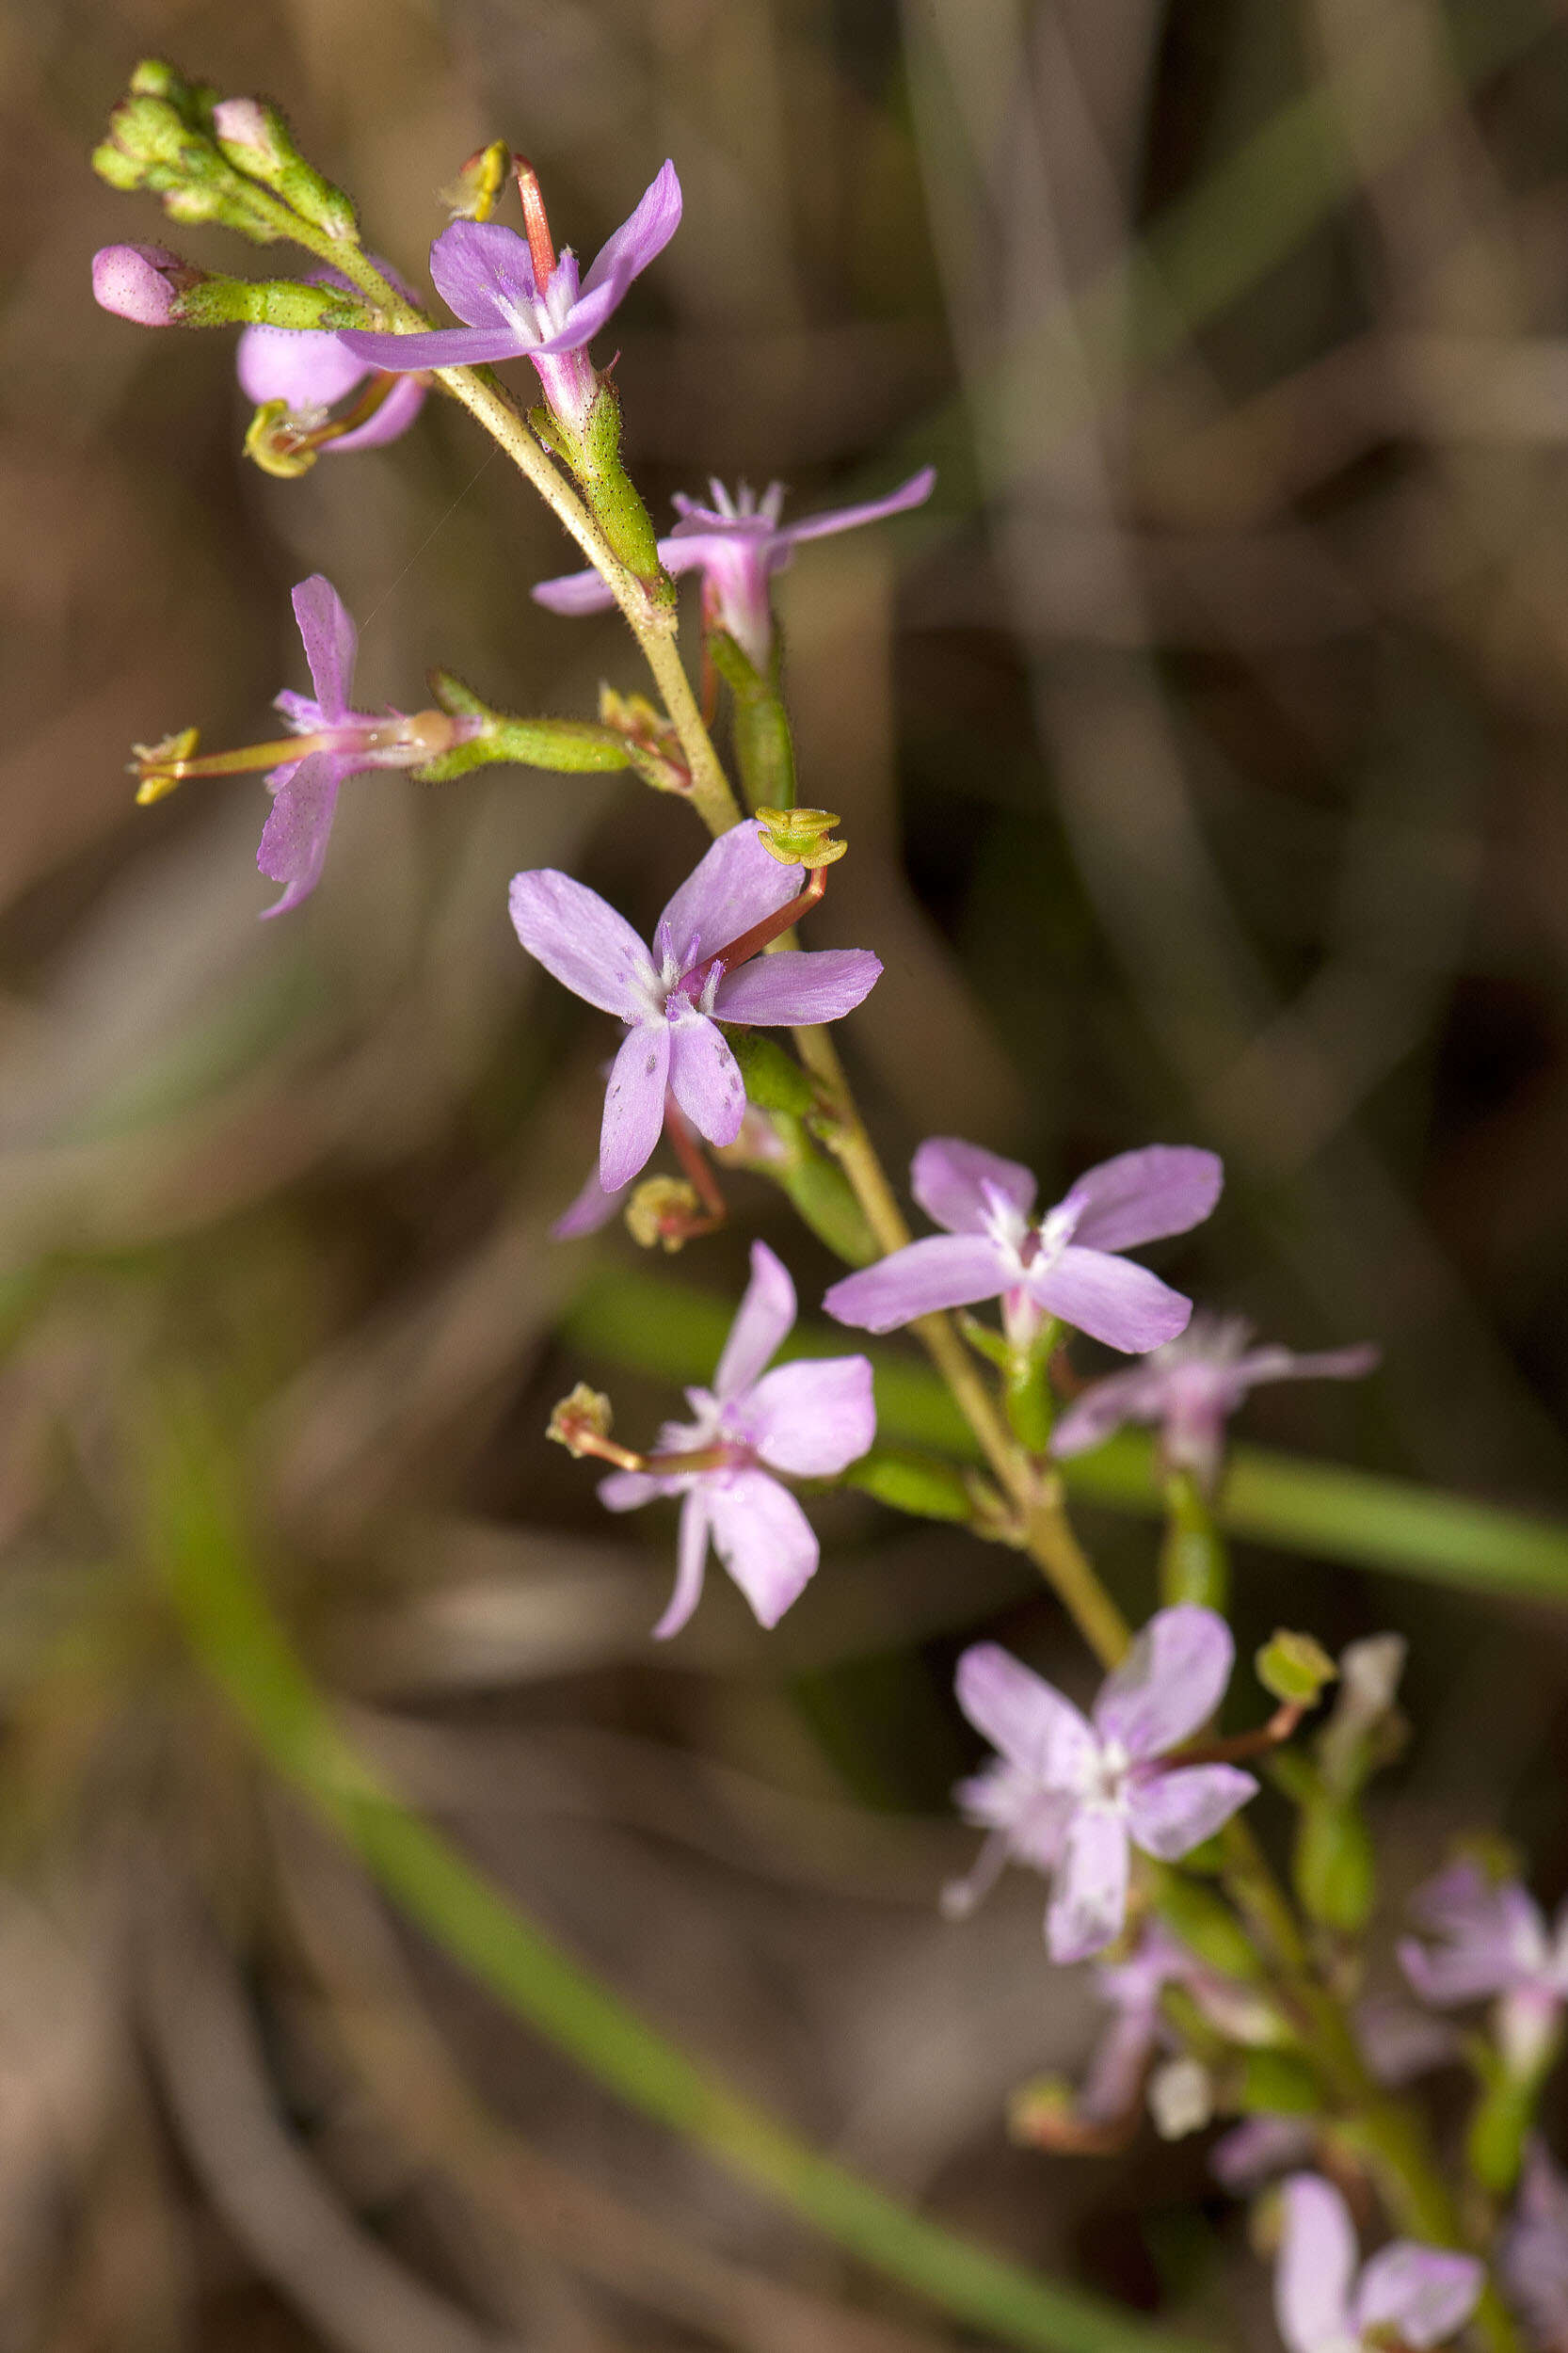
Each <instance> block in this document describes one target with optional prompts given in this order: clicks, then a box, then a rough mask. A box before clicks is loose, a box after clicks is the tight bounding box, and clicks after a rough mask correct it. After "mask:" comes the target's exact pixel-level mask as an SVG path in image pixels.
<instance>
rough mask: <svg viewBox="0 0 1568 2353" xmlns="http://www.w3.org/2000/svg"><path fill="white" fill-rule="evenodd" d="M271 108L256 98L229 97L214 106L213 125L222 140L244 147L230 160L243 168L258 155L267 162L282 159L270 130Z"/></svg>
mask: <svg viewBox="0 0 1568 2353" xmlns="http://www.w3.org/2000/svg"><path fill="white" fill-rule="evenodd" d="M268 112H269V109H268V108H266V107H265V106H263V105H261V104H259V103H258V102H257V101H256V100H255V99H254V98H225V99H222V100H220V101H219V103H218V104H217V105H216V106H215V107H214V108H213V129H214V130H215V131H216V134H217V139H218V144H219V146H221V147H224V148H230V147H236V148H238V149H239V150H240V153H239V154H238V155H232V156H231V157H230V159H229V160H230V162H231V163H237V164H238V165H239V167H240V168H241V170H242V171H245V170H248V169H250V168H251V166H252V162H253V160H254V159H256V158H258V157H259V158H261V159H262V160H263V161H264V162H267V163H278V162H281V160H282V158H281V156H280V154H279V152H278V147H277V142H276V140H275V139H274V138H273V137H272V136H271V133H270V130H269V126H268V121H267V116H268Z"/></svg>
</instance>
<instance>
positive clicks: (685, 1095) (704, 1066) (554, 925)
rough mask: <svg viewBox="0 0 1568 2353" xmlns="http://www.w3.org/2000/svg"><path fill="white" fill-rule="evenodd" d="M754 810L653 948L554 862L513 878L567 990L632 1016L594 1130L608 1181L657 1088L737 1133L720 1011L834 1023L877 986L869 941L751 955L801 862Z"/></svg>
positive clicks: (771, 1023)
mask: <svg viewBox="0 0 1568 2353" xmlns="http://www.w3.org/2000/svg"><path fill="white" fill-rule="evenodd" d="M761 833H762V829H761V827H760V825H759V824H756V823H755V821H750V822H748V823H746V824H742V825H735V826H732V827H731V829H730V831H729V832H728V833H726V834H721V835H720V837H719V839H718V840H716V841H715V842H714V843H713V845H712V849H711V850H709V851H708V852H707V854H706V856H704V857H702V858H701V859H700V860H699V861H698V863H697V865H696V868H695V869H694V871H693V872H691V873H690V874H689V875H688V876H687V878H686V880H685V881H684V882H683V883H682V884H681V886H680V889H679V890H678V891H677V892H676V894H675V896H674V898H673V899H671V900H670V902H669V904H668V905H667V906H666V907H665V909H664V913H663V915H661V917H660V918H659V921H658V924H657V926H656V927H655V931H654V950H653V952H652V953H651V954H650V953H649V952H648V949H647V948H646V947H645V946H644V945H643V942H642V941H641V940H640V939H639V938H638V937H637V935H636V933H635V932H634V931H633V930H632V926H631V924H630V923H628V922H627V920H626V919H625V917H624V916H621V915H617V914H616V910H615V908H614V907H612V906H608V905H606V904H605V902H604V901H603V900H602V899H601V898H600V895H599V893H598V892H597V891H596V890H590V889H589V888H587V886H586V884H584V883H580V882H578V881H576V880H575V879H574V878H573V877H572V876H571V875H570V874H563V873H560V872H556V870H555V869H553V868H552V867H545V868H541V869H538V870H536V871H535V872H531V873H526V874H516V875H514V876H513V878H512V892H511V907H512V921H513V923H514V924H515V925H516V927H517V935H518V937H519V938H520V940H521V942H522V944H523V946H524V947H525V948H526V949H527V951H528V952H529V954H530V955H531V956H536V957H537V959H538V961H539V963H540V964H542V965H543V966H544V968H545V969H546V971H547V972H551V973H552V974H553V975H554V977H555V979H556V980H558V981H560V982H561V983H562V984H563V985H564V986H565V987H567V988H569V989H570V990H571V991H572V992H573V994H574V995H575V996H578V997H581V998H583V999H584V1000H585V1001H586V1002H587V1003H588V1004H590V1005H598V1006H599V1007H600V1011H601V1012H604V1013H613V1014H616V1015H617V1016H619V1018H620V1019H621V1020H622V1021H625V1022H627V1023H628V1024H629V1025H630V1032H629V1034H628V1036H627V1038H626V1040H625V1042H624V1043H623V1045H622V1047H621V1049H620V1051H619V1053H618V1054H617V1055H616V1061H615V1066H614V1068H613V1069H612V1071H611V1073H610V1083H609V1086H608V1087H607V1089H606V1091H605V1096H604V1121H603V1127H602V1129H601V1132H600V1152H599V1175H600V1184H601V1185H602V1186H603V1188H604V1191H605V1192H606V1193H615V1192H616V1191H618V1189H619V1188H620V1187H621V1186H622V1185H625V1184H628V1183H630V1181H631V1179H632V1177H635V1175H636V1174H637V1172H638V1170H639V1169H640V1168H642V1167H643V1166H644V1165H645V1164H646V1162H647V1160H648V1156H649V1155H650V1153H651V1152H652V1150H653V1147H654V1145H655V1144H657V1143H658V1141H659V1131H660V1129H661V1128H662V1127H663V1125H664V1090H665V1088H666V1086H667V1087H668V1088H669V1090H670V1091H671V1093H672V1094H673V1095H674V1096H675V1099H676V1101H677V1102H678V1103H679V1105H680V1109H681V1110H682V1111H683V1112H685V1114H686V1117H687V1118H688V1119H689V1120H690V1121H691V1123H692V1125H693V1127H694V1128H696V1130H697V1133H698V1134H699V1135H701V1136H705V1137H706V1138H707V1140H708V1142H709V1143H710V1144H733V1143H734V1141H735V1138H736V1136H737V1135H738V1134H739V1133H740V1128H741V1121H742V1119H743V1118H744V1114H745V1087H744V1082H743V1080H742V1078H741V1073H740V1069H739V1066H738V1065H737V1064H736V1061H735V1057H734V1055H733V1054H732V1053H731V1052H730V1050H729V1048H728V1044H727V1043H726V1041H725V1039H724V1037H723V1036H722V1034H721V1033H720V1032H719V1030H718V1027H717V1023H718V1022H720V1021H731V1022H736V1023H739V1024H741V1025H743V1026H747V1027H749V1026H751V1025H753V1024H759V1025H761V1026H764V1027H783V1028H788V1029H793V1028H797V1027H804V1026H808V1025H814V1024H815V1023H818V1022H823V1021H837V1020H839V1019H840V1016H842V1015H844V1014H846V1013H852V1012H853V1011H854V1009H855V1007H856V1005H857V1004H859V1003H860V1002H861V1000H862V999H863V998H865V997H866V996H867V995H868V994H869V992H870V990H871V989H872V986H873V985H874V984H875V982H876V979H877V975H878V974H879V973H880V972H881V970H882V966H881V962H880V960H879V959H878V958H877V957H875V956H873V955H872V953H871V952H870V951H869V950H867V949H864V948H822V949H816V950H812V951H807V950H802V949H798V948H787V949H784V950H782V951H780V952H779V953H778V954H777V955H772V956H765V957H759V958H758V960H757V961H756V962H752V961H750V959H751V958H753V957H754V956H756V954H757V950H758V948H759V947H760V946H761V945H762V944H763V943H762V941H761V940H760V939H757V940H753V939H752V938H751V935H752V934H754V933H756V932H758V931H761V932H764V933H766V934H768V935H769V936H776V933H777V932H778V931H781V930H784V929H787V928H788V923H787V919H785V920H779V921H776V920H775V919H777V918H780V916H781V913H782V910H783V909H784V908H786V907H788V906H789V904H790V903H791V902H792V900H793V899H795V898H797V897H798V896H800V895H801V894H800V869H799V868H798V867H793V866H783V865H780V863H779V862H778V860H777V859H776V857H774V856H772V854H771V853H770V852H769V851H768V850H766V849H765V848H764V847H763V845H762V839H761Z"/></svg>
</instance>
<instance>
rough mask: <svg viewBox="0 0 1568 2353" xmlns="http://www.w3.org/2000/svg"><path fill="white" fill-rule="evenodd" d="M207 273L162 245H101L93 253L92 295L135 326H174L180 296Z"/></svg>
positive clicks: (102, 305) (108, 309)
mask: <svg viewBox="0 0 1568 2353" xmlns="http://www.w3.org/2000/svg"><path fill="white" fill-rule="evenodd" d="M206 274H207V273H206V272H205V270H200V269H198V268H197V267H196V265H195V264H194V263H191V262H185V261H182V259H181V258H180V256H179V254H178V253H171V252H170V251H169V249H168V246H166V245H105V246H102V247H100V248H99V250H98V251H97V252H96V253H95V254H94V255H93V257H92V298H93V300H94V301H95V302H96V303H97V305H98V307H99V309H100V310H101V311H112V312H114V314H115V316H116V318H121V319H130V320H131V321H132V322H133V323H134V324H135V325H136V326H137V327H174V326H177V325H178V324H179V321H180V296H182V295H183V294H185V293H187V292H188V291H189V289H190V288H191V287H192V286H199V285H200V283H201V281H202V280H203V279H204V278H205V277H206Z"/></svg>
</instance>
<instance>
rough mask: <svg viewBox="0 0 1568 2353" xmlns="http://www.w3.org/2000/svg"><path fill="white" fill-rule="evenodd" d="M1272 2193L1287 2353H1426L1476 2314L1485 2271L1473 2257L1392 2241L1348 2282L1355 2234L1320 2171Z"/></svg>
mask: <svg viewBox="0 0 1568 2353" xmlns="http://www.w3.org/2000/svg"><path fill="white" fill-rule="evenodd" d="M1281 2196H1282V2201H1283V2204H1284V2212H1285V2229H1284V2233H1283V2236H1282V2238H1281V2240H1280V2249H1279V2262H1278V2265H1277V2266H1276V2269H1275V2272H1274V2316H1275V2318H1276V2319H1277V2321H1278V2323H1279V2333H1280V2335H1281V2336H1282V2337H1283V2338H1284V2339H1285V2342H1286V2344H1287V2345H1288V2347H1289V2353H1356V2348H1358V2347H1362V2346H1375V2345H1389V2344H1393V2345H1410V2346H1412V2347H1414V2348H1416V2353H1425V2348H1427V2347H1428V2346H1430V2345H1442V2344H1444V2343H1445V2342H1446V2341H1447V2339H1448V2338H1449V2337H1451V2336H1453V2335H1455V2334H1456V2333H1457V2331H1458V2330H1459V2329H1463V2328H1464V2323H1465V2322H1466V2321H1467V2320H1468V2319H1469V2317H1470V2314H1471V2313H1473V2312H1474V2311H1475V2308H1476V2305H1477V2303H1478V2302H1479V2300H1480V2292H1481V2288H1482V2286H1483V2285H1484V2283H1485V2279H1486V2273H1485V2269H1484V2267H1483V2266H1482V2265H1480V2264H1479V2263H1478V2262H1477V2261H1476V2258H1475V2257H1474V2255H1456V2254H1454V2253H1453V2252H1452V2251H1451V2250H1450V2249H1448V2248H1446V2247H1423V2246H1420V2245H1419V2244H1418V2243H1417V2242H1416V2240H1414V2239H1403V2238H1401V2239H1396V2240H1395V2241H1394V2242H1393V2244H1392V2245H1391V2246H1389V2247H1384V2248H1381V2249H1379V2251H1378V2252H1377V2253H1376V2254H1375V2255H1374V2256H1373V2257H1372V2259H1371V2261H1370V2262H1369V2263H1368V2264H1366V2265H1364V2266H1363V2268H1362V2270H1361V2273H1360V2276H1359V2277H1357V2274H1356V2267H1355V2255H1356V2248H1355V2233H1354V2231H1353V2229H1352V2225H1351V2217H1350V2212H1349V2209H1348V2208H1347V2206H1346V2204H1345V2201H1344V2200H1343V2199H1342V2198H1341V2197H1340V2195H1339V2192H1338V2191H1337V2190H1336V2188H1334V2187H1333V2185H1331V2184H1330V2183H1328V2182H1325V2181H1324V2180H1323V2179H1322V2178H1321V2176H1320V2175H1319V2174H1316V2173H1293V2174H1292V2175H1291V2177H1290V2179H1289V2180H1288V2182H1287V2183H1286V2184H1285V2186H1284V2189H1283V2191H1282V2193H1281Z"/></svg>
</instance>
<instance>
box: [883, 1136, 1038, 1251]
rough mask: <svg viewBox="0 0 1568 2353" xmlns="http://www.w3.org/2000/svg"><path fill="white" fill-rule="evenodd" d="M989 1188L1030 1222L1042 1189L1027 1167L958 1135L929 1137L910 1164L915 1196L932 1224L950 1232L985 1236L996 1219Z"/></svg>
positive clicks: (910, 1175) (910, 1180)
mask: <svg viewBox="0 0 1568 2353" xmlns="http://www.w3.org/2000/svg"><path fill="white" fill-rule="evenodd" d="M986 1185H989V1186H990V1187H991V1188H992V1189H993V1191H994V1192H996V1193H1000V1194H1001V1195H1002V1197H1003V1199H1004V1200H1007V1201H1011V1203H1012V1204H1013V1207H1014V1208H1015V1209H1016V1210H1017V1211H1018V1214H1019V1215H1020V1217H1025V1218H1027V1217H1028V1215H1029V1213H1030V1211H1031V1209H1032V1208H1033V1207H1034V1194H1035V1191H1036V1186H1035V1182H1034V1178H1033V1177H1032V1175H1031V1173H1030V1171H1029V1170H1028V1169H1027V1168H1020V1166H1019V1165H1018V1163H1017V1161H1016V1160H1001V1159H999V1157H998V1155H997V1154H996V1153H995V1152H984V1151H982V1149H981V1147H980V1145H979V1144H965V1143H964V1142H963V1140H962V1139H961V1138H960V1137H958V1136H931V1137H928V1138H927V1140H926V1142H925V1143H924V1144H921V1145H920V1150H919V1151H918V1152H917V1153H916V1155H915V1158H914V1160H913V1161H912V1162H911V1163H910V1168H909V1190H910V1192H911V1193H913V1194H914V1196H915V1198H916V1200H917V1201H918V1202H919V1203H920V1207H921V1209H923V1210H924V1211H925V1213H926V1215H927V1217H928V1218H930V1220H931V1222H932V1224H933V1225H945V1226H946V1227H947V1229H948V1232H949V1233H950V1234H980V1233H984V1230H985V1225H986V1221H987V1220H988V1218H989V1217H990V1215H991V1207H990V1204H989V1202H988V1201H987V1200H986V1198H985V1194H984V1190H983V1188H984V1186H986Z"/></svg>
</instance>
